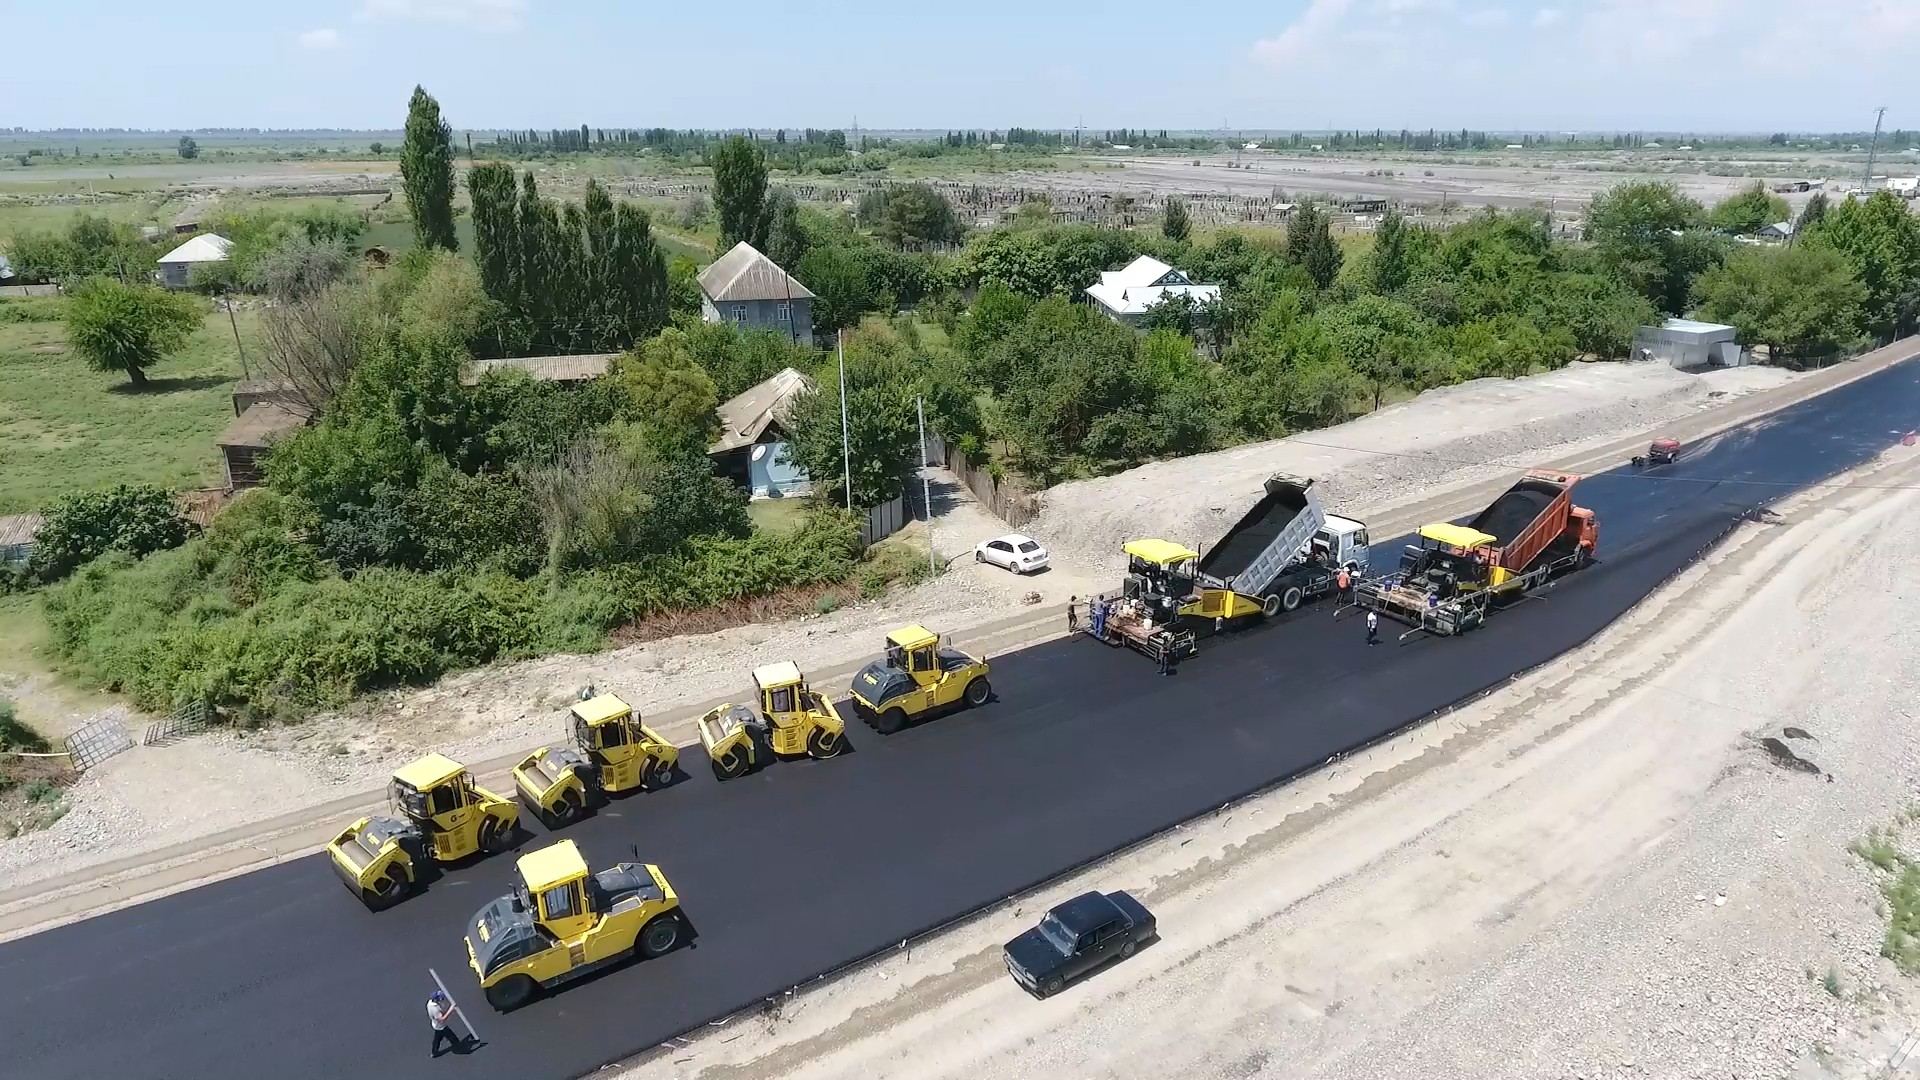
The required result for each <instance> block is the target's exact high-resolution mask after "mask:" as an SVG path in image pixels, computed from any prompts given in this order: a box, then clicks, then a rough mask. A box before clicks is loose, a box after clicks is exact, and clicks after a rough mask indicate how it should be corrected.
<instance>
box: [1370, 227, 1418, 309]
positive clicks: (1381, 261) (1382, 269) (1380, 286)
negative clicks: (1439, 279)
mask: <svg viewBox="0 0 1920 1080" xmlns="http://www.w3.org/2000/svg"><path fill="white" fill-rule="evenodd" d="M1412 273H1413V269H1412V267H1411V265H1410V264H1409V262H1408V254H1407V219H1406V218H1405V217H1402V216H1401V214H1400V211H1398V210H1389V211H1387V212H1386V213H1385V214H1384V215H1382V216H1381V218H1380V227H1379V228H1378V229H1376V230H1374V234H1373V254H1372V255H1371V256H1370V257H1369V259H1368V262H1367V281H1368V283H1369V284H1371V285H1372V286H1373V290H1374V291H1375V292H1378V293H1386V294H1392V293H1397V292H1399V291H1400V290H1401V289H1403V288H1405V287H1406V284H1407V280H1408V279H1409V278H1410V277H1411V276H1412Z"/></svg>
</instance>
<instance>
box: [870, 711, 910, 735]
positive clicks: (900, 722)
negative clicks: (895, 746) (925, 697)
mask: <svg viewBox="0 0 1920 1080" xmlns="http://www.w3.org/2000/svg"><path fill="white" fill-rule="evenodd" d="M906 726H907V714H906V713H905V712H904V711H903V710H901V709H897V708H896V709H888V710H887V711H886V712H883V713H881V714H880V719H879V720H877V721H875V722H874V725H873V729H874V730H875V731H878V732H879V733H880V734H882V735H892V734H893V733H894V732H896V731H899V730H900V729H901V728H904V727H906Z"/></svg>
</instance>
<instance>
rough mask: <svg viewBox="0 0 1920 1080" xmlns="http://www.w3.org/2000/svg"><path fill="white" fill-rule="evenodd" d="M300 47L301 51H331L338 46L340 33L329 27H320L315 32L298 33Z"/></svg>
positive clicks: (304, 31) (303, 31)
mask: <svg viewBox="0 0 1920 1080" xmlns="http://www.w3.org/2000/svg"><path fill="white" fill-rule="evenodd" d="M299 40H300V47H301V48H303V49H333V48H338V47H339V45H340V31H338V30H335V29H334V28H333V27H331V26H322V27H320V28H319V29H316V30H302V31H301V32H300V38H299Z"/></svg>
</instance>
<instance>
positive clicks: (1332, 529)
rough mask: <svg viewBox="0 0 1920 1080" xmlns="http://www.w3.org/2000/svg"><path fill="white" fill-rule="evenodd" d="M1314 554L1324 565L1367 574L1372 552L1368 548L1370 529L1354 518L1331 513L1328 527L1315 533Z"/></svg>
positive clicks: (1324, 526) (1327, 523)
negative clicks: (1368, 530) (1368, 532)
mask: <svg viewBox="0 0 1920 1080" xmlns="http://www.w3.org/2000/svg"><path fill="white" fill-rule="evenodd" d="M1313 555H1314V557H1315V558H1316V559H1318V560H1319V561H1320V563H1321V564H1322V565H1324V566H1329V567H1332V568H1334V569H1336V570H1338V569H1340V568H1341V567H1346V568H1347V569H1348V570H1360V571H1364V570H1366V568H1367V561H1368V559H1369V558H1370V557H1371V555H1372V552H1371V550H1370V549H1369V548H1368V546H1367V527H1366V525H1365V524H1363V523H1361V522H1358V521H1355V520H1353V519H1352V518H1344V517H1340V516H1339V515H1337V514H1328V515H1327V520H1326V524H1324V525H1322V526H1320V530H1319V531H1318V532H1316V533H1314V534H1313Z"/></svg>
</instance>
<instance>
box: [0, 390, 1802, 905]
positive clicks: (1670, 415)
mask: <svg viewBox="0 0 1920 1080" xmlns="http://www.w3.org/2000/svg"><path fill="white" fill-rule="evenodd" d="M1795 379H1796V376H1793V375H1791V374H1789V373H1787V372H1784V371H1780V370H1776V369H1770V368H1747V369H1734V370H1727V371H1717V372H1712V373H1709V374H1705V375H1689V374H1683V373H1680V372H1676V371H1673V370H1672V369H1670V368H1667V367H1665V366H1664V365H1658V364H1641V363H1635V364H1575V365H1572V366H1570V367H1568V368H1565V369H1562V370H1560V371H1557V372H1552V373H1549V374H1545V375H1539V376H1534V377H1531V378H1526V379H1515V380H1498V379H1489V380H1479V381H1476V382H1472V383H1466V384H1462V385H1459V386H1454V387H1448V388H1444V389H1440V390H1434V391H1429V392H1428V393H1426V394H1423V395H1421V396H1420V397H1418V398H1416V399H1414V400H1412V401H1409V402H1405V403H1402V404H1399V405H1395V406H1391V407H1389V408H1386V409H1383V410H1381V411H1380V412H1377V413H1374V414H1371V415H1369V416H1367V417H1364V418H1362V419H1359V420H1356V421H1353V422H1351V423H1348V424H1343V425H1341V426H1339V427H1336V428H1331V429H1327V430H1324V431H1319V432H1313V433H1309V434H1307V435H1304V436H1300V437H1296V438H1291V439H1283V440H1275V441H1271V442H1265V443H1258V444H1251V445H1248V446H1242V447H1237V448H1234V449H1231V450H1226V451H1221V452H1218V453H1214V454H1207V455H1201V456H1198V457H1193V458H1186V459H1180V460H1175V461H1167V462H1158V463H1153V464H1149V465H1145V466H1142V467H1140V468H1137V469H1133V470H1130V471H1128V472H1126V473H1122V474H1119V475H1117V476H1112V477H1105V478H1101V479H1097V480H1087V481H1079V482H1075V483H1072V484H1067V485H1063V486H1061V487H1059V488H1056V489H1053V490H1052V491H1049V492H1048V493H1047V494H1046V496H1045V503H1044V507H1043V510H1042V513H1041V515H1040V517H1039V519H1038V520H1036V521H1035V522H1033V523H1031V524H1029V525H1027V526H1025V527H1024V528H1023V531H1026V532H1029V533H1031V534H1032V535H1034V536H1036V537H1038V538H1039V539H1040V540H1041V541H1042V542H1044V543H1046V544H1047V545H1048V547H1049V548H1050V550H1051V551H1052V552H1053V556H1054V559H1053V562H1054V565H1053V567H1052V569H1050V570H1049V571H1047V572H1046V573H1043V574H1038V575H1034V576H1032V577H1026V578H1016V577H1013V576H1012V575H1009V574H1007V573H1006V572H1004V571H1001V570H998V569H996V568H993V567H987V566H981V565H977V564H975V563H973V562H972V561H971V552H972V549H973V545H974V544H975V543H977V542H979V541H980V540H983V539H987V538H988V537H990V536H993V535H996V534H998V533H1000V532H1002V531H1005V526H1004V525H1002V524H1001V523H1000V522H999V521H998V520H997V519H995V518H994V517H993V515H992V514H991V513H989V512H987V511H985V510H983V509H982V508H980V507H979V506H978V504H976V503H975V502H974V501H973V500H972V498H971V496H970V495H968V494H967V492H966V490H965V489H964V488H963V487H961V486H959V485H958V484H956V483H953V481H952V479H951V477H950V476H947V475H946V474H944V473H940V472H936V473H934V474H933V475H932V477H931V479H932V480H933V481H934V483H935V485H936V496H935V500H934V501H935V506H936V517H935V520H934V522H933V538H934V539H933V543H934V547H935V548H936V550H937V551H938V553H939V556H940V558H941V560H942V561H943V562H945V563H946V564H947V565H948V567H949V569H948V571H947V572H946V573H944V574H943V575H941V576H940V577H938V578H936V579H934V580H932V581H930V582H927V583H925V584H923V585H920V586H916V587H914V588H911V589H906V590H902V591H899V592H896V593H894V594H891V595H889V596H887V597H885V598H883V599H881V600H879V601H876V602H871V603H863V604H858V605H853V606H850V607H848V608H844V609H842V610H840V611H836V612H834V613H832V614H830V615H826V616H819V617H809V618H804V619H797V620H789V621H784V622H778V623H766V624H753V625H747V626H741V627H735V628H732V629H728V630H724V631H720V632H717V633H710V634H699V635H688V636H684V637H678V638H671V639H665V640H660V641H652V642H646V643H643V644H637V645H631V646H627V647H624V648H619V649H613V650H609V651H606V652H601V653H595V654H589V655H558V656H549V657H543V658H540V659H536V660H529V661H524V662H518V663H511V664H501V665H496V666H493V667H489V668H482V669H478V670H474V671H469V672H464V673H461V674H458V675H454V676H450V677H448V678H445V679H442V680H440V681H439V682H437V683H435V684H434V685H432V686H429V687H423V688H408V689H404V690H399V691H394V692H390V693H384V694H377V695H372V696H370V697H368V698H366V699H364V700H363V701H360V702H358V703H356V704H355V705H354V706H352V707H350V708H348V709H344V710H341V711H339V712H334V713H328V714H323V715H320V716H316V717H314V718H312V719H310V720H308V721H305V722H303V723H299V724H294V725H289V726H286V727H283V728H275V729H271V730H268V731H264V732H257V733H240V732H219V733H215V734H211V735H207V736H203V737H199V738H195V739H192V740H189V741H186V742H183V743H177V744H174V745H172V746H168V747H162V748H152V747H136V748H135V749H134V750H132V751H128V752H127V753H125V754H122V755H120V756H119V757H116V758H114V759H113V760H112V761H110V762H108V763H107V764H106V765H104V766H102V767H99V768H96V769H94V770H92V771H90V772H89V773H88V774H86V775H85V776H84V777H83V778H82V779H81V780H80V781H79V782H78V783H77V784H76V785H75V787H74V788H73V789H72V791H71V792H70V793H69V802H70V803H71V805H72V807H73V809H72V810H71V812H69V813H68V814H67V816H66V817H64V818H63V819H62V820H61V821H59V822H58V823H56V824H55V825H54V826H53V827H52V828H49V829H46V830H44V831H42V832H38V833H31V834H27V835H25V836H22V837H20V838H17V839H15V840H11V841H6V842H0V877H4V878H5V879H6V880H8V881H9V882H10V883H11V884H14V885H24V884H26V883H29V882H34V881H40V880H45V879H48V878H53V877H58V876H61V875H68V874H72V873H75V872H77V871H79V870H81V869H83V868H85V867H87V866H89V865H93V864H98V863H103V862H106V861H109V860H116V859H124V858H126V857H128V856H131V855H134V854H136V853H139V852H141V851H151V850H156V849H159V848H161V847H164V846H167V845H177V844H179V843H181V842H182V841H186V840H191V839H193V838H194V837H196V836H211V835H214V834H216V833H220V832H221V831H222V830H227V829H230V828H232V827H233V826H236V825H239V824H243V823H246V822H260V821H265V820H267V819H270V818H273V817H275V816H277V815H282V814H285V813H287V812H289V811H292V810H296V809H298V808H301V807H306V806H315V805H319V804H322V803H326V802H329V801H332V800H338V799H341V798H342V797H344V796H348V795H351V794H354V793H357V792H363V791H369V790H374V789H377V788H379V787H380V786H381V784H382V783H383V782H384V779H385V777H386V776H387V775H388V774H389V773H391V771H392V770H393V768H394V767H395V766H396V765H398V764H401V763H403V762H405V761H407V760H411V759H412V758H414V757H417V756H418V755H419V754H421V753H423V752H425V751H426V750H429V749H433V750H439V751H441V752H444V753H448V754H450V755H452V756H453V757H455V758H457V759H459V760H463V761H468V762H481V761H488V760H491V759H496V758H499V757H501V756H503V755H507V754H513V753H520V752H524V751H525V750H527V749H530V748H532V747H534V746H538V745H540V744H541V743H543V742H545V741H548V740H551V739H553V738H555V737H557V736H558V735H559V733H560V732H561V730H562V716H563V713H564V710H565V708H566V707H567V705H568V704H569V703H570V702H571V701H572V700H573V699H574V697H575V695H576V694H577V693H578V692H579V691H580V689H581V688H582V687H585V686H588V685H593V686H596V687H598V688H600V689H603V690H612V691H615V692H617V693H620V694H621V695H622V696H624V697H626V698H627V699H628V700H630V701H633V702H635V703H636V704H639V705H640V706H641V708H642V710H643V712H645V713H646V714H648V715H649V716H661V715H665V714H671V713H675V712H676V711H683V710H685V709H687V708H688V707H690V706H693V705H695V704H699V703H708V702H712V701H715V700H717V699H722V698H724V697H726V696H728V695H730V694H737V693H739V692H740V691H741V689H742V686H743V684H744V683H745V680H746V676H747V673H748V672H749V671H750V670H751V669H752V668H753V667H755V666H757V665H758V664H761V663H765V662H767V661H769V660H772V659H776V658H791V659H793V660H795V661H796V662H798V663H799V664H800V666H801V667H802V669H803V670H806V671H810V672H816V673H821V672H826V671H828V670H832V669H839V668H847V667H850V666H851V665H853V664H854V663H856V662H857V661H859V660H861V659H863V658H866V657H868V656H869V655H870V654H872V653H874V652H876V651H877V645H878V638H879V635H880V634H881V633H882V632H883V630H884V628H886V627H887V626H889V625H895V624H899V623H904V622H913V621H924V622H926V623H928V624H929V625H931V626H933V627H935V628H936V629H937V630H940V631H942V632H945V633H952V634H954V635H955V637H956V641H958V642H959V643H961V644H963V645H965V644H967V643H968V641H969V635H971V634H974V633H975V632H976V631H978V630H979V628H981V627H983V626H986V625H989V624H993V623H996V622H1002V621H1004V620H1006V619H1008V618H1009V617H1013V616H1018V615H1020V614H1021V613H1022V612H1028V613H1037V612H1038V611H1040V610H1045V609H1050V608H1058V607H1060V606H1061V605H1063V604H1064V603H1065V602H1066V600H1067V598H1068V597H1069V596H1073V595H1079V596H1085V595H1086V594H1087V593H1089V592H1091V591H1096V590H1099V589H1104V588H1110V587H1111V586H1112V583H1113V582H1114V581H1116V580H1117V576H1118V574H1119V572H1120V569H1121V566H1122V562H1123V560H1122V558H1121V556H1120V555H1119V545H1120V543H1121V542H1122V541H1123V540H1124V539H1127V538H1129V537H1134V536H1140V535H1160V536H1164V537H1167V538H1169V539H1178V540H1182V541H1185V542H1187V543H1189V544H1193V545H1196V546H1204V545H1205V544H1207V543H1210V542H1212V541H1213V540H1214V539H1216V538H1217V537H1218V536H1219V535H1221V534H1222V533H1224V532H1225V531H1226V529H1227V528H1228V527H1229V526H1230V525H1231V524H1232V522H1233V521H1234V520H1235V519H1236V518H1237V517H1238V516H1239V515H1240V514H1241V513H1242V512H1243V511H1244V509H1245V507H1246V505H1248V504H1249V503H1250V502H1252V501H1253V500H1254V499H1255V498H1257V496H1258V494H1259V492H1260V485H1261V482H1262V481H1263V480H1264V479H1265V478H1266V476H1267V475H1268V474H1270V473H1272V472H1275V471H1286V472H1291V473H1296V474H1301V475H1307V476H1313V477H1316V478H1317V480H1318V482H1319V483H1320V484H1321V485H1322V489H1323V491H1324V492H1325V493H1326V496H1327V503H1328V505H1329V507H1330V508H1333V509H1336V510H1338V511H1339V512H1344V513H1349V514H1357V515H1359V516H1361V517H1363V518H1368V519H1371V520H1374V521H1375V522H1376V524H1381V525H1384V524H1385V523H1384V522H1383V521H1382V520H1381V519H1380V518H1379V517H1378V515H1381V514H1386V513H1388V512H1389V511H1390V510H1392V509H1393V508H1395V507H1400V506H1405V505H1406V504H1409V503H1419V502H1423V501H1426V502H1430V501H1432V500H1433V499H1434V498H1435V497H1436V496H1437V495H1444V493H1446V492H1447V491H1449V490H1453V489H1456V488H1460V487H1464V486H1467V485H1471V484H1474V483H1476V482H1484V481H1485V480H1487V479H1488V478H1491V477H1499V476H1503V475H1505V474H1508V473H1511V472H1512V471H1514V470H1515V469H1517V468H1521V467H1525V466H1527V465H1531V464H1534V463H1536V462H1539V461H1542V460H1548V459H1554V458H1558V457H1562V456H1564V455H1566V454H1568V453H1571V452H1576V451H1579V450H1581V449H1583V448H1589V447H1594V446H1598V445H1603V444H1606V443H1608V442H1612V441H1617V440H1619V439H1620V438H1622V437H1624V436H1626V435H1628V434H1630V433H1637V432H1642V431H1645V430H1647V429H1649V428H1656V427H1659V426H1660V425H1663V424H1668V423H1672V422H1679V421H1683V420H1685V419H1687V418H1697V417H1701V416H1705V415H1711V413H1712V411H1713V410H1714V409H1716V408H1718V407H1720V406H1724V405H1726V404H1728V403H1731V402H1734V401H1736V400H1737V399H1739V398H1741V397H1743V396H1745V395H1748V394H1752V393H1756V392H1761V391H1766V390H1769V389H1774V388H1780V387H1783V386H1786V385H1787V384H1790V383H1791V382H1792V381H1794V380H1795ZM1460 509H1467V507H1465V506H1462V507H1458V508H1455V510H1456V511H1457V510H1460ZM914 530H915V531H913V532H911V533H909V534H908V535H907V537H906V539H907V540H908V541H909V542H924V538H925V532H924V525H916V526H914ZM1035 597H1037V600H1036V599H1035ZM60 704H62V705H64V704H65V703H64V702H62V703H60ZM34 705H35V702H34V701H33V700H23V702H22V712H23V715H26V716H28V717H29V718H30V719H32V720H33V721H34V722H36V723H41V722H43V721H44V719H45V713H44V712H41V711H38V710H36V709H35V708H34ZM57 711H58V715H57V717H56V718H55V720H54V723H53V726H54V729H56V730H64V729H66V728H69V727H71V726H74V725H75V723H76V722H77V721H79V720H81V719H83V717H82V716H81V715H77V714H74V713H73V711H72V709H71V708H62V709H59V710H57ZM144 719H145V718H142V717H138V716H129V717H128V718H127V721H126V723H127V728H128V730H129V731H130V732H133V733H135V734H136V735H137V733H138V728H139V726H140V725H141V724H142V723H144ZM669 734H670V735H676V736H677V737H681V738H685V737H689V736H690V733H689V732H688V731H678V732H669ZM162 807H164V808H165V809H164V810H162V809H161V808H162ZM161 819H164V821H162V820H161Z"/></svg>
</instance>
